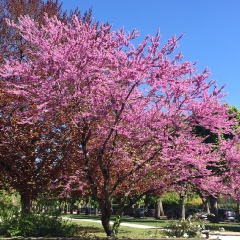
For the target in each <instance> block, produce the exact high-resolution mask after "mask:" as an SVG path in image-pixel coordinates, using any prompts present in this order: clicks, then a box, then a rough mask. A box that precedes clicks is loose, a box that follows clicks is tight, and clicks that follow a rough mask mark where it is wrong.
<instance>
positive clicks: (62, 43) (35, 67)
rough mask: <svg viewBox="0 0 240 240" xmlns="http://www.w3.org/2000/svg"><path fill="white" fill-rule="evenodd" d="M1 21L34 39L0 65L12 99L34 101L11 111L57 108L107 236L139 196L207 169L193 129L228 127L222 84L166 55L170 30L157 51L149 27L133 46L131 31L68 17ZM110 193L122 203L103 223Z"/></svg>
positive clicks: (26, 113)
mask: <svg viewBox="0 0 240 240" xmlns="http://www.w3.org/2000/svg"><path fill="white" fill-rule="evenodd" d="M8 23H9V24H10V25H11V26H12V27H15V28H17V29H18V31H19V32H20V33H21V35H22V37H23V38H24V39H25V40H26V41H28V42H29V43H31V44H32V45H34V46H35V48H34V51H33V50H31V49H29V54H30V55H33V58H31V59H32V60H31V59H25V61H22V62H19V61H16V60H14V58H13V59H12V60H11V61H6V63H5V64H4V66H2V68H1V70H0V74H1V76H2V77H3V78H5V79H6V81H7V83H8V84H7V89H8V91H10V92H11V93H14V94H16V95H20V96H24V99H25V100H23V101H22V102H21V103H20V102H19V101H16V102H14V104H16V105H17V104H26V106H28V104H30V105H31V106H34V107H31V108H28V107H25V108H23V109H21V111H19V116H21V122H22V123H24V124H32V122H33V121H35V120H39V119H41V120H42V121H48V120H49V119H51V118H53V117H54V116H55V115H58V116H59V115H60V116H61V119H62V120H64V124H65V125H66V126H68V128H70V129H71V134H69V136H68V137H69V138H71V139H73V140H74V141H75V142H76V145H77V146H78V147H77V148H76V149H75V151H74V152H73V153H72V156H73V158H74V161H75V165H74V166H75V169H76V175H77V177H76V179H78V182H79V184H80V185H81V186H82V193H83V194H90V195H91V196H92V197H93V198H94V200H96V201H97V202H98V203H99V207H100V209H101V213H102V216H101V220H102V225H103V227H104V230H105V231H106V234H107V235H108V236H113V235H114V234H116V233H117V229H118V226H119V224H120V221H119V219H120V217H121V215H122V213H123V211H124V210H126V208H127V207H130V206H131V205H132V204H134V203H135V202H136V201H137V200H138V199H139V198H141V196H143V195H145V194H148V193H155V192H158V193H159V192H162V191H164V190H166V189H168V188H170V187H171V186H173V185H174V184H177V183H179V182H182V181H193V179H196V178H203V177H204V176H208V175H210V174H211V171H209V170H208V169H207V168H206V164H207V162H208V161H209V159H210V158H213V157H214V154H213V153H212V148H211V146H210V145H207V144H205V143H204V142H203V140H202V139H201V138H198V137H196V136H194V135H193V134H192V129H193V127H194V126H198V125H199V126H203V127H205V128H206V129H209V130H211V131H212V132H215V133H219V132H220V130H221V132H226V133H228V132H231V125H232V123H231V121H227V120H228V117H229V114H228V110H227V108H226V106H225V105H224V104H222V102H221V101H220V99H221V97H222V96H223V94H222V89H218V88H217V87H216V84H215V82H214V81H207V78H208V77H209V75H210V73H209V71H208V70H207V69H206V70H204V72H203V73H198V72H197V68H196V65H195V64H192V63H191V62H184V61H183V60H182V58H183V56H182V55H181V53H178V54H175V56H174V55H173V56H172V55H170V54H173V53H174V51H175V50H176V48H177V47H178V40H179V39H176V37H175V36H174V37H172V38H171V39H170V40H169V41H168V42H167V43H166V44H165V45H164V46H162V47H161V48H160V46H159V44H160V43H159V42H160V38H161V36H160V33H159V32H157V34H156V36H146V38H145V39H144V41H143V42H142V43H140V44H139V46H138V47H135V46H134V45H133V44H132V40H133V39H135V38H136V37H137V36H138V32H137V31H135V30H134V31H133V32H132V33H127V34H126V33H124V31H123V29H120V30H118V31H112V30H111V27H110V26H109V25H107V24H102V25H99V26H97V25H96V24H93V23H91V22H82V21H81V20H79V18H77V17H74V16H73V18H72V21H71V22H69V23H65V24H63V23H62V22H61V21H59V20H58V19H57V17H53V18H48V17H46V18H45V24H44V26H41V25H38V23H36V22H34V21H33V20H31V19H30V18H29V17H28V16H23V17H21V18H20V19H19V24H18V25H16V24H14V23H13V22H11V21H8ZM24 101H25V102H24ZM212 161H216V158H214V159H212ZM72 177H73V176H72V175H71V179H72ZM59 178H60V176H59ZM80 182H82V183H84V184H81V183H80ZM67 186H71V184H68V185H67ZM69 190H71V189H69ZM114 197H119V198H120V199H121V201H120V203H119V211H118V216H119V218H117V220H116V222H115V224H114V226H113V228H112V227H111V226H110V217H111V214H112V205H111V201H112V199H113V198H114Z"/></svg>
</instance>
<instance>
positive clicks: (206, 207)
mask: <svg viewBox="0 0 240 240" xmlns="http://www.w3.org/2000/svg"><path fill="white" fill-rule="evenodd" d="M202 201H203V211H205V212H206V213H207V214H210V208H209V203H208V200H207V199H202Z"/></svg>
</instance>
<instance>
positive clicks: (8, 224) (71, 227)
mask: <svg viewBox="0 0 240 240" xmlns="http://www.w3.org/2000/svg"><path fill="white" fill-rule="evenodd" d="M79 233H80V227H79V226H78V225H76V224H72V223H70V222H69V221H67V220H63V219H62V218H61V217H60V216H58V215H55V216H49V215H47V214H43V213H42V214H34V213H29V214H23V213H22V214H19V215H18V216H13V217H12V218H10V219H4V220H3V221H2V222H1V223H0V235H2V236H5V237H73V236H76V235H77V234H79Z"/></svg>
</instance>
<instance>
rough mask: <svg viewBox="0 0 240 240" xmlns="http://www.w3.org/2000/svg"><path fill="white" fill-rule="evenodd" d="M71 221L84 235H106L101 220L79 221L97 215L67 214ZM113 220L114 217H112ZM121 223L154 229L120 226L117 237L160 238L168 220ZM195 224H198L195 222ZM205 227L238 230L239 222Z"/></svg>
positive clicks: (133, 219) (124, 220) (168, 223)
mask: <svg viewBox="0 0 240 240" xmlns="http://www.w3.org/2000/svg"><path fill="white" fill-rule="evenodd" d="M67 217H70V218H71V219H72V221H73V222H75V223H77V224H79V225H81V227H82V231H83V233H84V234H85V235H86V236H90V237H100V238H103V237H106V235H105V232H104V230H103V227H102V225H101V222H88V221H81V219H93V220H100V217H99V216H86V215H67ZM112 220H114V217H113V218H112ZM122 222H123V223H132V224H138V225H146V226H154V227H156V229H140V228H134V227H129V226H121V227H120V229H119V235H118V237H119V238H126V237H127V238H161V237H163V234H162V230H163V229H166V228H168V226H169V225H170V223H171V221H170V220H156V219H153V218H128V217H124V218H123V220H122ZM196 224H199V223H197V222H196ZM205 226H206V228H207V229H211V230H218V229H219V228H221V227H223V228H224V229H225V230H226V231H231V232H240V224H236V223H231V222H227V223H224V224H223V223H221V224H212V223H206V224H205Z"/></svg>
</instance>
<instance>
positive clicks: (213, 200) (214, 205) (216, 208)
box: [209, 195, 219, 223]
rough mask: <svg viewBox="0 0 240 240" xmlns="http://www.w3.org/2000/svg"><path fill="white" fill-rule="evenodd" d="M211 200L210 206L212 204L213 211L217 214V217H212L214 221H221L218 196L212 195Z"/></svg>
mask: <svg viewBox="0 0 240 240" xmlns="http://www.w3.org/2000/svg"><path fill="white" fill-rule="evenodd" d="M209 200H210V206H211V213H212V214H214V216H215V217H212V222H213V223H219V219H218V203H217V198H216V197H214V196H212V195H210V196H209Z"/></svg>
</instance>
